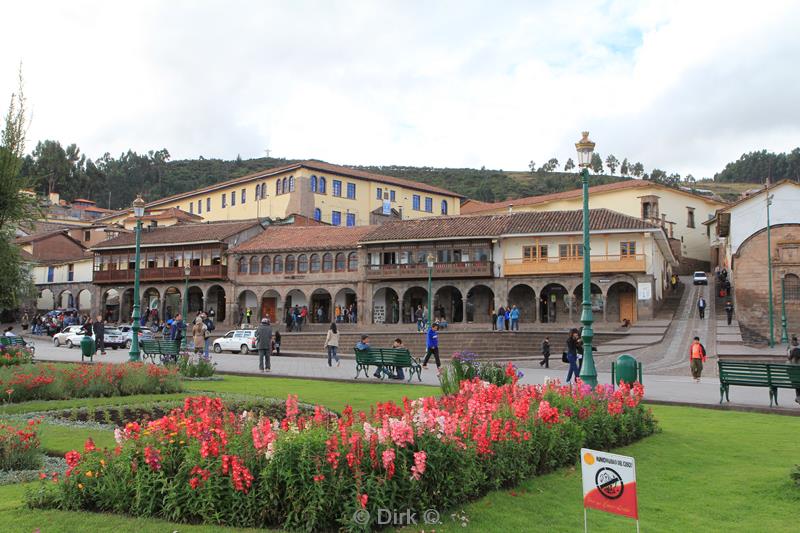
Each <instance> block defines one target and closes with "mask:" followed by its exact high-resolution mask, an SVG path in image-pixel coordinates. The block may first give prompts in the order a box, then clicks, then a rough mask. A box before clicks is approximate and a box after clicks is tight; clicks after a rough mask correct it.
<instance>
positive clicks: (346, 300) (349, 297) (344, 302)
mask: <svg viewBox="0 0 800 533" xmlns="http://www.w3.org/2000/svg"><path fill="white" fill-rule="evenodd" d="M333 305H334V306H339V307H340V308H341V309H342V316H343V317H344V320H348V319H349V320H351V321H352V320H353V319H354V318H355V320H358V315H359V309H358V297H357V295H356V291H354V290H353V289H351V288H349V287H345V288H344V289H339V290H338V291H337V292H336V296H335V297H334V299H333ZM351 306H352V310H353V311H355V317H353V316H352V315H349V316H348V314H347V313H345V310H351Z"/></svg>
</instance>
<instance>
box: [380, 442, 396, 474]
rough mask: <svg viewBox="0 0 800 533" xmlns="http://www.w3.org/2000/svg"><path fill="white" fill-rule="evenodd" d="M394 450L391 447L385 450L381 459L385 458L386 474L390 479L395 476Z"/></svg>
mask: <svg viewBox="0 0 800 533" xmlns="http://www.w3.org/2000/svg"><path fill="white" fill-rule="evenodd" d="M394 457H395V454H394V450H393V449H392V448H389V449H388V450H384V451H383V453H382V454H381V459H382V460H383V468H384V469H386V476H387V477H388V478H389V479H392V476H394Z"/></svg>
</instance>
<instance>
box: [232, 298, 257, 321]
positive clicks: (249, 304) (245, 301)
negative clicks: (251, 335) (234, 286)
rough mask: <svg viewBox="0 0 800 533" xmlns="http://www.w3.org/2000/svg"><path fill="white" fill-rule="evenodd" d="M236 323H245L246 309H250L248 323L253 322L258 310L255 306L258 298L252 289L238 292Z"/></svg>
mask: <svg viewBox="0 0 800 533" xmlns="http://www.w3.org/2000/svg"><path fill="white" fill-rule="evenodd" d="M237 303H238V309H237V311H238V323H240V324H244V323H247V310H248V309H250V313H251V317H250V322H249V324H251V325H252V324H253V323H254V322H255V318H256V316H257V315H256V313H257V312H258V310H257V309H256V306H257V305H258V299H257V298H256V293H254V292H253V291H249V290H245V291H242V292H240V293H239V298H238V302H237Z"/></svg>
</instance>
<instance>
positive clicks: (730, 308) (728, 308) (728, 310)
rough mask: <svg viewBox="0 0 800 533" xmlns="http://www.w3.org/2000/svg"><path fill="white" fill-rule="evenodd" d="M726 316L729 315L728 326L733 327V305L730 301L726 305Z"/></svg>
mask: <svg viewBox="0 0 800 533" xmlns="http://www.w3.org/2000/svg"><path fill="white" fill-rule="evenodd" d="M725 314H726V315H728V325H729V326H730V325H731V320H733V303H732V302H731V301H730V300H728V303H726V304H725Z"/></svg>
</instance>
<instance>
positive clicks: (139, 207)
mask: <svg viewBox="0 0 800 533" xmlns="http://www.w3.org/2000/svg"><path fill="white" fill-rule="evenodd" d="M133 216H134V217H136V265H135V266H134V274H133V314H132V315H131V322H133V324H132V330H133V331H132V334H131V349H130V352H128V359H129V360H130V361H131V362H135V361H138V360H139V358H140V357H139V330H140V325H139V318H140V317H139V250H140V248H141V246H142V217H143V216H144V200H142V196H141V195H138V196H136V200H134V201H133Z"/></svg>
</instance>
